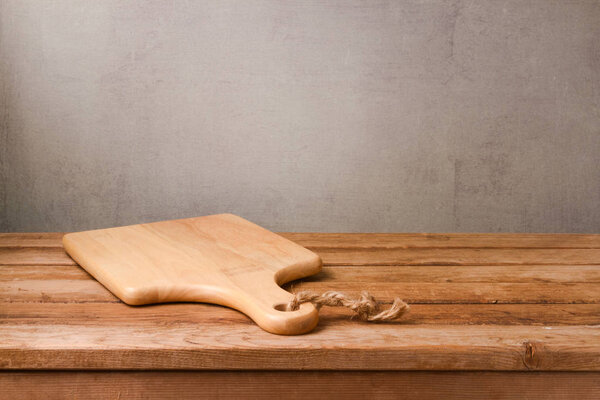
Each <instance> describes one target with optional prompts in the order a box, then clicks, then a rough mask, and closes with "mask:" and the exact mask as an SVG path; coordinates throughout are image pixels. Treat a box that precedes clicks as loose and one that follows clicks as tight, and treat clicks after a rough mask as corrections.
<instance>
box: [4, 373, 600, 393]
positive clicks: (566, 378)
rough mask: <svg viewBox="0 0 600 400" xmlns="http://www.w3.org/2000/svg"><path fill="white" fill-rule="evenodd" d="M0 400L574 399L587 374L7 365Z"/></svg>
mask: <svg viewBox="0 0 600 400" xmlns="http://www.w3.org/2000/svg"><path fill="white" fill-rule="evenodd" d="M0 387H2V388H3V390H2V391H0V399H6V400H21V399H23V400H36V399H40V400H48V399H82V400H89V399H160V400H163V399H177V400H184V399H286V400H287V399H290V400H293V399H299V400H306V399H311V400H312V399H364V400H371V399H409V400H414V399H448V400H450V399H457V400H469V399H528V400H529V399H544V400H554V399H570V398H573V399H577V400H597V399H598V394H599V393H600V380H599V379H598V374H597V373H594V372H430V371H144V372H140V371H120V372H115V371H53V372H46V371H27V372H23V371H11V372H7V373H4V374H0Z"/></svg>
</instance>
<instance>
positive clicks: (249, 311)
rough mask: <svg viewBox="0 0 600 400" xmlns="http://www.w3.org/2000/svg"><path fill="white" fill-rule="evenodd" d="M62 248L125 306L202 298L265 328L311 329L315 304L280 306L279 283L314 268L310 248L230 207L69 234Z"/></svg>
mask: <svg viewBox="0 0 600 400" xmlns="http://www.w3.org/2000/svg"><path fill="white" fill-rule="evenodd" d="M62 241H63V245H64V248H65V250H66V251H67V253H68V254H69V255H70V256H71V257H72V258H73V259H74V260H75V261H77V263H78V264H79V265H80V266H81V267H83V268H84V269H85V270H86V271H87V272H89V273H90V274H91V275H92V276H93V277H94V278H96V279H97V280H98V281H99V282H100V283H102V284H103V285H104V286H105V287H106V288H108V289H109V290H110V291H111V292H112V293H113V294H114V295H115V296H117V297H118V298H119V299H121V300H123V301H124V302H125V303H127V304H130V305H144V304H155V303H169V302H186V301H187V302H190V301H197V302H204V303H214V304H220V305H224V306H227V307H231V308H235V309H236V310H239V311H242V312H243V313H245V314H246V315H248V316H249V317H250V318H252V319H253V320H254V321H256V323H257V324H258V325H259V326H260V327H261V328H263V329H264V330H266V331H268V332H271V333H277V334H282V335H298V334H302V333H306V332H308V331H311V330H312V329H314V327H315V326H316V325H317V322H318V320H319V316H318V312H317V310H316V308H315V307H314V306H313V305H312V304H310V303H305V304H302V305H301V306H300V308H299V309H298V310H295V311H287V312H286V305H287V303H289V302H290V300H291V299H292V298H293V295H292V294H290V293H289V292H287V291H285V290H283V289H282V288H281V287H280V286H279V285H281V284H283V283H286V282H289V281H291V280H295V279H298V278H303V277H306V276H309V275H313V274H316V273H318V272H319V271H320V270H321V259H320V258H319V256H317V255H316V254H315V253H313V252H311V251H309V250H307V249H305V248H304V247H302V246H299V245H297V244H296V243H294V242H292V241H290V240H287V239H285V238H283V237H281V236H279V235H277V234H275V233H272V232H269V231H268V230H266V229H264V228H261V227H260V226H258V225H255V224H253V223H251V222H249V221H247V220H245V219H243V218H241V217H238V216H236V215H232V214H219V215H209V216H205V217H197V218H186V219H179V220H171V221H162V222H154V223H150V224H139V225H130V226H123V227H118V228H109V229H98V230H92V231H85V232H76V233H69V234H66V235H65V236H64V237H63V240H62Z"/></svg>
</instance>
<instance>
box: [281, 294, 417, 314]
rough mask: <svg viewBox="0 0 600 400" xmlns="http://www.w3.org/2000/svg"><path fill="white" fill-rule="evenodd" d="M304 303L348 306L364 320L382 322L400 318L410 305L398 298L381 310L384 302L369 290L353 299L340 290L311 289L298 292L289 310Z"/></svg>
mask: <svg viewBox="0 0 600 400" xmlns="http://www.w3.org/2000/svg"><path fill="white" fill-rule="evenodd" d="M302 303H313V304H314V305H315V307H316V308H317V309H320V308H321V307H322V306H331V307H347V308H349V309H351V310H352V311H354V312H355V313H356V315H357V316H358V318H360V319H361V320H363V321H370V322H380V321H391V320H393V319H397V318H400V317H401V316H403V315H404V314H405V313H406V312H407V311H408V310H409V308H410V307H409V306H408V304H406V303H405V302H403V301H402V300H401V299H399V298H396V299H394V302H393V303H392V306H391V307H390V308H388V309H387V310H383V311H381V310H380V308H381V307H380V306H381V304H382V303H380V302H377V301H376V300H375V298H374V297H373V296H371V295H370V294H369V293H368V292H362V293H361V295H360V297H359V298H358V299H352V298H349V297H348V296H346V295H345V294H343V293H340V292H334V291H329V292H325V293H323V294H317V293H313V292H309V291H304V292H298V293H296V294H295V295H294V298H293V299H292V300H290V302H289V303H288V304H287V310H288V311H294V310H297V309H298V308H299V307H300V304H302Z"/></svg>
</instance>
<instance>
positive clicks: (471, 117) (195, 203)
mask: <svg viewBox="0 0 600 400" xmlns="http://www.w3.org/2000/svg"><path fill="white" fill-rule="evenodd" d="M0 15H1V17H0V18H1V19H0V24H1V25H0V68H1V70H0V72H1V75H0V85H1V86H0V129H1V131H0V132H1V136H0V145H1V149H0V157H1V158H0V161H1V178H0V190H1V191H2V193H1V194H2V195H1V196H0V207H1V211H0V230H4V231H69V230H81V229H91V228H98V227H108V226H113V225H122V224H132V223H138V222H144V221H153V220H159V219H167V218H179V217H189V216H198V215H204V214H211V213H218V212H225V211H228V212H233V213H237V214H239V215H241V216H244V217H246V218H248V219H250V220H252V221H254V222H257V223H260V224H262V225H264V226H266V227H268V228H271V229H274V230H287V231H293V230H298V231H490V232H496V231H515V232H518V231H534V232H600V2H599V1H597V0H589V1H584V0H573V1H549V0H523V1H492V0H487V1H351V0H340V1H305V0H299V1H288V2H280V1H275V0H273V1H212V0H207V1H174V2H171V1H142V0H138V1H127V2H122V1H95V0H89V1H67V0H61V1H38V0H35V1H33V0H32V1H24V0H0Z"/></svg>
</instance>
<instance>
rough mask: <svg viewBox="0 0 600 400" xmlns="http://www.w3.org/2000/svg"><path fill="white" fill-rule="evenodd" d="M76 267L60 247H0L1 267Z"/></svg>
mask: <svg viewBox="0 0 600 400" xmlns="http://www.w3.org/2000/svg"><path fill="white" fill-rule="evenodd" d="M30 264H35V265H77V264H76V263H75V261H73V259H71V257H69V255H68V254H67V253H66V252H65V251H64V249H63V248H62V247H0V266H2V265H30Z"/></svg>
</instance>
